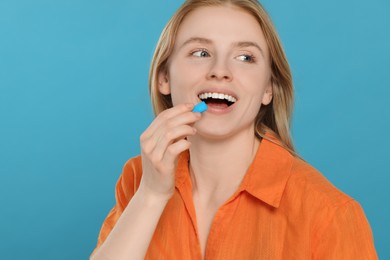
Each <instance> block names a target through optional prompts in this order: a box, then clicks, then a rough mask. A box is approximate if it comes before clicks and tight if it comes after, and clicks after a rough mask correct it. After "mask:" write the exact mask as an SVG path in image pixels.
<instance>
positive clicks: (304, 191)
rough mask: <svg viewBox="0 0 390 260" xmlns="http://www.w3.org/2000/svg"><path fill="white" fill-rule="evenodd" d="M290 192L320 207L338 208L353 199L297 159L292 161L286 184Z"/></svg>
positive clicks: (308, 165) (311, 167) (315, 170)
mask: <svg viewBox="0 0 390 260" xmlns="http://www.w3.org/2000/svg"><path fill="white" fill-rule="evenodd" d="M287 185H288V188H289V189H290V191H292V192H297V193H300V194H301V196H304V197H307V199H306V200H310V201H311V200H312V201H316V202H317V203H321V205H322V206H324V205H326V206H329V207H338V206H340V205H343V204H345V203H347V202H349V201H352V200H353V199H352V198H351V197H350V196H348V195H347V194H345V193H344V192H342V191H341V190H340V189H338V188H337V187H336V186H335V185H334V184H332V183H331V182H330V181H329V180H328V179H327V178H326V177H325V176H324V175H323V174H322V173H321V172H319V171H318V170H317V169H316V168H314V167H313V166H311V165H310V164H308V163H307V162H305V161H303V160H302V159H299V158H293V159H292V166H291V175H290V178H289V181H288V183H287Z"/></svg>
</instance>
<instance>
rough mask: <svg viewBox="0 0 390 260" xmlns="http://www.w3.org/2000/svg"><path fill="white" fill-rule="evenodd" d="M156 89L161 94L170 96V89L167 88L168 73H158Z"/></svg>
mask: <svg viewBox="0 0 390 260" xmlns="http://www.w3.org/2000/svg"><path fill="white" fill-rule="evenodd" d="M158 89H159V91H160V93H161V94H163V95H169V94H171V88H170V86H169V80H168V73H167V72H166V71H165V70H164V71H160V72H159V73H158Z"/></svg>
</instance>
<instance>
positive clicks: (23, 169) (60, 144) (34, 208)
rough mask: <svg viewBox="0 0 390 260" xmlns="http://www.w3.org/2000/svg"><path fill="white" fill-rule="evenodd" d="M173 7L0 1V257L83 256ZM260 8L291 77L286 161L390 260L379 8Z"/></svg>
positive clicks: (130, 149)
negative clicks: (346, 210)
mask: <svg viewBox="0 0 390 260" xmlns="http://www.w3.org/2000/svg"><path fill="white" fill-rule="evenodd" d="M181 2H182V1H179V0H176V1H154V2H153V3H151V2H150V1H132V0H128V1H124V0H123V1H96V0H95V1H91V0H85V1H79V0H77V1H76V0H67V1H52V0H50V1H49V0H36V1H27V0H0V176H1V177H0V178H1V179H0V212H1V214H0V242H1V243H0V258H1V259H87V258H88V256H89V254H90V252H91V251H92V250H93V248H94V246H95V243H96V239H97V235H98V232H99V229H100V226H101V224H102V222H103V220H104V218H105V216H106V215H107V213H108V211H109V210H110V209H111V207H112V206H113V204H114V186H115V183H116V180H117V178H118V176H119V174H120V173H121V169H122V166H123V164H124V163H125V161H126V160H127V159H128V158H129V157H132V156H134V155H136V154H138V153H139V135H140V134H141V133H142V131H143V130H144V129H145V128H146V127H147V126H148V124H149V123H150V122H151V120H152V117H153V116H152V112H151V108H150V107H151V106H150V102H149V97H148V90H147V75H148V69H149V64H150V60H151V57H152V53H153V49H154V46H155V43H156V41H157V39H158V36H159V34H160V31H161V29H162V28H163V26H164V25H165V23H166V21H167V20H168V18H169V17H170V16H171V15H172V14H173V12H174V11H175V9H176V8H177V7H178V6H179V5H180V4H181ZM263 4H264V5H265V6H266V8H267V9H268V10H269V12H270V14H271V16H272V17H273V20H274V22H275V24H276V27H277V29H278V31H279V33H280V36H281V39H282V41H283V44H284V46H285V50H286V52H287V56H288V58H289V61H290V64H291V67H292V70H293V73H294V82H295V87H296V109H295V114H294V127H293V136H294V139H295V143H296V146H297V148H298V151H299V152H300V154H301V155H302V156H303V157H304V158H305V159H306V160H307V161H308V162H310V163H311V164H312V165H314V166H315V167H316V168H318V169H319V170H320V171H322V172H323V174H324V175H325V176H326V177H327V178H328V179H329V180H331V181H332V182H333V183H334V184H335V185H336V186H337V187H338V188H340V189H341V190H343V191H344V192H346V193H347V194H349V195H351V196H352V197H354V198H355V199H357V200H358V201H359V202H360V203H361V204H362V206H363V208H364V210H365V213H366V215H367V218H368V219H369V221H370V224H371V226H372V230H373V233H374V237H375V244H376V248H377V251H378V254H379V256H380V258H381V259H390V249H389V247H388V243H389V242H388V234H389V233H390V229H389V223H388V221H389V219H390V206H389V204H390V203H389V202H388V199H389V198H390V191H389V190H390V189H389V188H388V184H389V182H390V177H389V173H390V170H389V156H390V151H389V150H390V149H389V147H390V139H389V136H388V134H389V132H390V113H389V112H390V109H389V107H388V104H389V95H390V77H389V65H388V64H389V63H388V62H389V60H390V48H389V46H390V33H389V26H390V15H389V14H390V2H389V1H388V0H372V1H369V2H367V1H363V0H346V1H338V0H328V1H312V0H295V1H287V0H283V1H272V0H265V1H263Z"/></svg>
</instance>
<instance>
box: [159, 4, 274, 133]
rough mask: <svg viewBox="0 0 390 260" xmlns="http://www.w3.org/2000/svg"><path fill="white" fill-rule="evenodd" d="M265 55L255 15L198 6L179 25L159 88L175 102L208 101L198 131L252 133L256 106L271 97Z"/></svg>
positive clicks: (269, 71) (238, 10) (227, 8)
mask: <svg viewBox="0 0 390 260" xmlns="http://www.w3.org/2000/svg"><path fill="white" fill-rule="evenodd" d="M269 59H270V58H269V51H268V47H267V44H266V41H265V38H264V35H263V32H262V30H261V28H260V25H259V23H258V22H257V21H256V19H255V18H254V17H253V16H251V15H250V14H248V13H247V12H246V11H243V10H242V9H238V8H236V7H230V6H217V7H201V8H198V9H196V10H194V11H192V12H190V13H189V14H188V15H187V16H186V17H185V19H184V21H183V22H182V24H181V25H180V27H179V31H178V34H177V39H176V43H175V47H174V51H173V53H172V55H171V57H170V59H169V61H168V71H167V73H166V74H164V73H160V74H159V82H160V85H159V90H160V92H161V93H163V94H171V97H172V102H173V105H177V104H179V103H194V104H196V103H199V102H200V101H201V100H203V99H204V100H206V103H207V105H208V107H209V109H208V110H207V111H206V112H205V113H204V114H203V116H202V119H201V120H200V121H198V122H197V123H196V124H195V127H196V128H197V129H198V134H200V135H203V136H208V137H213V138H216V137H220V138H224V137H226V136H229V135H232V134H234V133H237V132H239V131H247V132H248V134H251V135H252V136H253V135H254V134H253V131H254V130H253V129H254V120H255V118H256V115H257V113H258V111H259V109H260V106H261V105H262V104H264V105H266V104H269V103H270V101H271V99H272V85H271V80H270V78H271V69H270V65H269V64H270V60H269ZM210 93H211V94H210ZM210 96H211V98H210Z"/></svg>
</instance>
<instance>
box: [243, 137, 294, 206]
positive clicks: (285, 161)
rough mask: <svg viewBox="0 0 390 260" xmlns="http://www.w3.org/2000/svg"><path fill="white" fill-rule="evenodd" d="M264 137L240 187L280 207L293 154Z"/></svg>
mask: <svg viewBox="0 0 390 260" xmlns="http://www.w3.org/2000/svg"><path fill="white" fill-rule="evenodd" d="M271 140H272V139H271ZM271 140H267V139H265V138H263V140H262V141H261V144H260V145H259V149H258V150H257V153H256V156H255V159H254V160H253V162H252V164H251V166H250V167H249V169H248V172H247V173H246V175H245V177H244V180H243V181H242V183H241V185H240V189H242V190H246V191H247V192H248V193H250V194H251V195H252V196H254V197H256V198H257V199H259V200H261V201H263V202H265V203H267V204H269V205H270V206H273V207H275V208H278V207H279V205H280V201H281V199H282V195H283V192H284V189H285V187H286V184H287V181H288V178H289V177H290V175H291V167H292V163H293V158H294V157H293V156H292V155H291V154H290V153H289V152H288V151H287V150H286V149H284V148H283V147H281V146H280V145H278V144H277V143H278V141H276V140H275V142H273V141H271Z"/></svg>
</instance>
